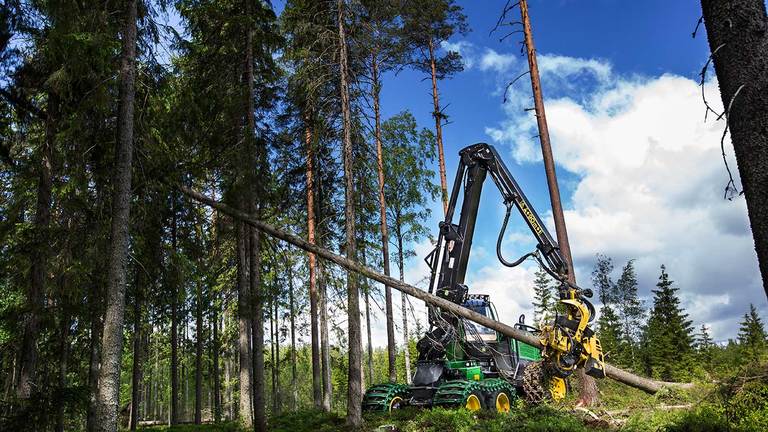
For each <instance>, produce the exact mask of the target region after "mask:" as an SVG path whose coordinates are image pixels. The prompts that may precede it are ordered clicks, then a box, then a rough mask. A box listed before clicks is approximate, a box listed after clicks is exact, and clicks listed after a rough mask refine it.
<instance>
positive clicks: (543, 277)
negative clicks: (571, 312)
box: [533, 266, 557, 328]
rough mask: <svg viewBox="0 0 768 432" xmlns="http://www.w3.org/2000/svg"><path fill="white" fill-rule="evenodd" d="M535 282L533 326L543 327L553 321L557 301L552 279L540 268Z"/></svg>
mask: <svg viewBox="0 0 768 432" xmlns="http://www.w3.org/2000/svg"><path fill="white" fill-rule="evenodd" d="M535 276H536V278H535V279H534V280H533V296H534V297H533V298H534V300H533V325H534V326H535V327H539V328H540V327H541V326H542V325H544V324H545V323H547V322H549V320H551V319H552V317H553V316H554V313H555V306H556V303H557V300H556V299H555V295H554V287H553V286H552V278H551V277H549V275H548V274H547V272H546V271H544V269H543V268H542V267H541V266H539V268H538V270H536V273H535Z"/></svg>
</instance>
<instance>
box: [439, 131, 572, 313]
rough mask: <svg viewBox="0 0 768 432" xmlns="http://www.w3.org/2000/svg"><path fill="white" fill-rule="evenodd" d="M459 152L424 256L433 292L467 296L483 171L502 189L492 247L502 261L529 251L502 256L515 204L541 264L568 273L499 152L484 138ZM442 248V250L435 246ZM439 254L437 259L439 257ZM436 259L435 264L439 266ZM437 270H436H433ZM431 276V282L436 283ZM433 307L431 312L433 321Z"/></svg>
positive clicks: (551, 270) (561, 275)
mask: <svg viewBox="0 0 768 432" xmlns="http://www.w3.org/2000/svg"><path fill="white" fill-rule="evenodd" d="M459 155H460V157H461V159H460V161H459V168H458V171H457V173H456V179H455V181H454V183H453V190H452V192H451V197H450V201H449V203H448V210H447V212H446V214H445V221H443V222H440V233H439V236H438V239H437V246H436V248H435V251H434V252H433V253H432V254H430V255H429V256H428V257H427V260H426V261H427V264H429V266H430V268H431V278H430V286H429V292H430V293H432V292H436V294H437V295H438V296H440V297H443V298H446V299H448V300H450V301H452V302H454V303H462V302H463V301H464V298H465V297H466V293H467V288H466V286H465V285H464V277H465V276H466V273H467V264H468V263H469V254H470V250H471V247H472V238H473V236H474V232H475V222H476V220H477V210H478V206H479V204H480V194H481V192H482V190H483V183H484V181H485V178H486V176H487V175H488V174H490V176H491V178H492V179H493V182H494V183H495V184H496V186H497V187H498V189H499V192H501V196H502V199H503V200H504V204H505V205H506V206H507V214H506V217H505V218H504V223H503V225H502V228H501V233H500V234H499V240H498V242H497V245H496V253H497V255H498V257H499V260H500V261H501V263H502V264H504V265H506V266H509V267H514V266H516V265H518V264H520V263H521V262H522V261H523V260H524V259H526V258H528V257H529V256H532V255H533V253H531V254H526V255H524V256H523V257H521V258H520V259H518V260H516V261H515V262H508V261H506V260H505V259H504V258H503V257H502V255H501V241H502V238H503V235H504V230H505V229H506V225H507V221H508V218H509V214H510V211H511V208H512V206H514V207H516V208H517V210H518V211H519V212H520V214H521V215H522V216H523V219H524V220H525V222H526V224H527V225H528V228H530V230H531V232H532V233H533V235H534V236H535V237H536V240H537V245H536V248H537V249H538V251H539V252H540V254H541V256H542V257H543V260H544V261H545V262H542V264H544V268H545V269H546V270H547V271H548V272H549V273H550V274H551V275H552V276H554V277H556V278H557V279H558V280H560V281H565V280H566V279H567V272H568V265H567V264H566V261H565V259H564V258H563V255H562V254H561V253H560V249H559V248H558V245H557V243H556V242H555V240H554V239H553V238H552V236H551V235H550V234H549V231H547V228H546V226H544V223H543V222H542V220H541V218H540V217H539V215H538V214H537V213H536V211H535V210H534V209H533V207H532V206H531V204H530V202H529V201H528V199H527V198H526V196H525V194H524V193H523V191H522V189H520V186H519V185H518V184H517V182H516V181H515V179H514V177H512V174H510V172H509V169H507V166H506V165H505V164H504V162H503V161H502V160H501V158H500V157H499V154H498V153H497V152H496V149H494V148H493V146H491V145H489V144H485V143H479V144H474V145H471V146H469V147H466V148H464V149H463V150H461V151H460V152H459ZM462 185H464V188H463V189H464V196H463V200H462V204H461V213H460V216H459V222H458V224H454V223H453V215H454V211H455V209H456V204H457V200H458V198H459V192H460V190H461V189H462ZM440 251H442V254H439V252H440ZM438 260H439V262H438ZM438 263H439V264H440V265H439V267H438ZM438 270H439V273H438ZM435 282H436V283H435ZM433 318H435V316H434V312H432V311H431V313H430V322H431V323H434V322H433Z"/></svg>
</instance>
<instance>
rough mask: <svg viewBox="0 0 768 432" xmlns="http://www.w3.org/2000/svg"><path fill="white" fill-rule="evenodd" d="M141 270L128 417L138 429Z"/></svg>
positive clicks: (137, 272)
mask: <svg viewBox="0 0 768 432" xmlns="http://www.w3.org/2000/svg"><path fill="white" fill-rule="evenodd" d="M140 272H141V270H138V269H137V270H136V276H135V281H136V286H135V287H134V289H135V290H136V298H135V299H134V302H133V370H132V371H131V413H130V416H129V417H128V428H129V429H130V430H132V431H134V430H136V426H137V423H138V421H139V404H140V403H141V400H140V396H139V387H140V386H141V362H142V360H141V339H142V336H141V303H142V301H143V296H142V294H141V287H142V283H141V280H142V278H141V274H140Z"/></svg>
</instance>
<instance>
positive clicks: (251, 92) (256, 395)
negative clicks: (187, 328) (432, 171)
mask: <svg viewBox="0 0 768 432" xmlns="http://www.w3.org/2000/svg"><path fill="white" fill-rule="evenodd" d="M251 8H252V3H251V2H246V10H247V14H248V15H249V16H250V15H251V14H252V10H251ZM245 50H246V58H245V79H246V88H247V91H248V92H247V94H246V96H247V101H246V113H245V116H246V119H247V121H246V125H247V127H246V142H247V143H248V144H249V145H248V159H249V161H250V163H249V166H248V171H247V172H248V174H249V175H248V176H247V177H246V178H247V179H248V183H249V184H248V185H246V189H247V190H248V192H249V194H248V195H249V207H250V209H251V213H253V214H258V202H257V201H258V200H259V199H261V196H262V194H261V182H260V181H259V179H258V174H259V173H257V172H256V167H257V165H258V164H259V162H260V157H261V155H260V152H261V151H262V149H261V148H260V147H261V146H259V148H257V146H256V145H255V131H256V124H255V118H254V113H255V106H254V103H255V102H254V101H255V99H256V93H255V89H254V80H255V76H254V69H253V68H254V65H253V29H251V28H249V29H248V34H247V38H246V48H245ZM261 174H265V173H261ZM249 232H250V239H251V248H250V259H251V280H250V282H251V295H252V298H251V300H252V301H253V317H252V319H253V321H252V324H251V325H252V326H253V331H252V333H253V412H254V423H255V426H256V431H258V432H264V431H266V430H267V413H266V406H265V401H264V312H263V307H264V299H263V297H264V296H263V293H262V288H261V234H260V233H259V231H258V230H254V229H250V230H249Z"/></svg>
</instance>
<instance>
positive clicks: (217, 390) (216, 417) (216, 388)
mask: <svg viewBox="0 0 768 432" xmlns="http://www.w3.org/2000/svg"><path fill="white" fill-rule="evenodd" d="M212 308H213V317H212V318H211V324H212V326H213V343H212V344H211V345H212V346H211V351H212V358H213V421H214V422H216V423H219V422H221V373H220V371H219V351H220V350H221V347H220V344H219V305H218V303H217V302H216V301H215V300H214V301H213V302H212Z"/></svg>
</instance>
